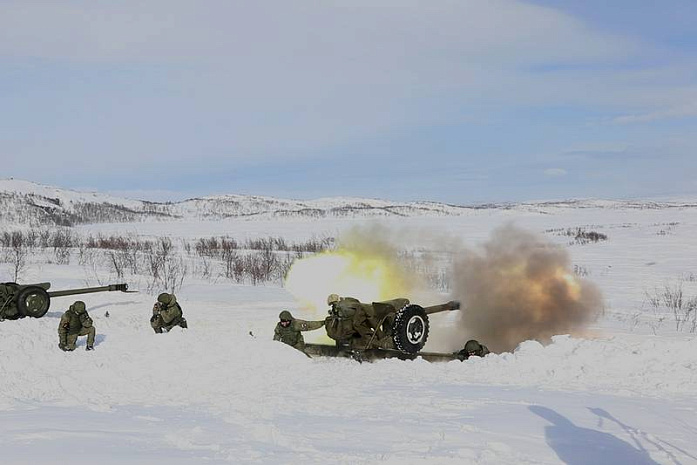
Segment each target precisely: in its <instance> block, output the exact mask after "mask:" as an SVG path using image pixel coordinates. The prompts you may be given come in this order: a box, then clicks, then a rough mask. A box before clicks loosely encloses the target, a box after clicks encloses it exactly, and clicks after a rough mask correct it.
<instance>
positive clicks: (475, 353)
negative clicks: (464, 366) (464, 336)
mask: <svg viewBox="0 0 697 465" xmlns="http://www.w3.org/2000/svg"><path fill="white" fill-rule="evenodd" d="M488 353H489V349H487V347H486V346H485V345H484V344H480V343H479V341H475V340H474V339H470V340H469V341H467V342H466V343H465V347H464V349H462V350H461V351H459V352H455V355H457V356H458V358H459V359H460V360H467V359H468V358H470V357H484V356H485V355H486V354H488Z"/></svg>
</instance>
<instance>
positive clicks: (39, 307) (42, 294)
mask: <svg viewBox="0 0 697 465" xmlns="http://www.w3.org/2000/svg"><path fill="white" fill-rule="evenodd" d="M50 306H51V298H50V297H49V295H48V292H46V290H45V289H44V288H42V287H39V286H29V287H25V288H24V289H22V290H21V291H20V292H19V294H18V295H17V309H18V310H19V313H20V314H22V315H24V316H29V317H32V318H41V317H42V316H44V315H45V314H46V312H48V308H49V307H50Z"/></svg>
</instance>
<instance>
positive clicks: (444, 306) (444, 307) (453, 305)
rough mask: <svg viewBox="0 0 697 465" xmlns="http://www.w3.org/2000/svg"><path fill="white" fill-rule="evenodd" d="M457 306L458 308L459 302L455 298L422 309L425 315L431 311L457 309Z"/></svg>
mask: <svg viewBox="0 0 697 465" xmlns="http://www.w3.org/2000/svg"><path fill="white" fill-rule="evenodd" d="M459 308H460V302H458V301H457V300H451V301H450V302H446V303H444V304H440V305H433V306H431V307H424V311H425V312H426V315H430V314H432V313H438V312H448V311H450V310H458V309H459Z"/></svg>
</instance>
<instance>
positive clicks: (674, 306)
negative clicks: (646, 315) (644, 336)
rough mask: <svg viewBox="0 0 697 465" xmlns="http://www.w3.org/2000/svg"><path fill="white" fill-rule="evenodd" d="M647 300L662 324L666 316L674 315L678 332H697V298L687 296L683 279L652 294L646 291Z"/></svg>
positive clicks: (655, 290) (657, 289)
mask: <svg viewBox="0 0 697 465" xmlns="http://www.w3.org/2000/svg"><path fill="white" fill-rule="evenodd" d="M645 299H646V302H647V303H648V304H649V306H650V307H651V308H652V309H653V312H654V314H655V315H656V316H657V318H658V320H659V321H660V322H663V320H664V319H665V317H666V315H672V318H673V322H674V324H675V330H676V331H689V332H691V333H694V332H695V331H696V330H697V296H695V297H688V296H686V295H685V293H684V291H683V281H682V279H681V280H678V281H677V282H676V283H674V284H666V285H664V286H663V287H662V288H656V289H654V290H653V291H651V292H649V291H646V292H645ZM656 329H657V328H654V332H656Z"/></svg>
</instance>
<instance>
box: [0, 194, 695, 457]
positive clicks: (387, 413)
mask: <svg viewBox="0 0 697 465" xmlns="http://www.w3.org/2000/svg"><path fill="white" fill-rule="evenodd" d="M375 221H376V220H372V221H370V222H368V221H367V220H358V219H341V220H339V219H336V220H331V219H326V220H304V219H284V220H276V221H271V220H268V221H244V220H227V221H217V222H202V221H199V222H180V223H177V222H152V223H139V224H107V225H90V226H82V227H80V228H79V231H80V232H81V233H84V234H86V233H97V232H102V233H135V234H138V235H141V236H150V237H155V236H159V235H168V236H170V237H173V238H185V239H195V238H198V237H208V236H214V235H224V234H227V235H231V236H233V237H237V238H253V237H265V236H280V237H284V238H286V239H288V240H291V241H296V240H303V239H307V238H311V237H321V236H325V235H330V236H339V235H341V234H342V232H343V231H346V230H348V229H350V228H352V227H354V226H356V225H358V226H365V225H366V223H369V225H372V224H374V223H375ZM510 222H513V223H514V224H515V225H516V226H518V227H520V228H523V229H525V230H529V231H532V232H533V233H536V234H538V235H540V236H543V237H545V238H546V239H548V240H551V241H553V242H555V243H558V244H559V245H562V246H563V247H565V248H566V249H567V251H568V253H569V254H570V257H571V260H572V263H573V265H574V266H576V267H577V269H578V270H582V271H583V274H584V277H585V278H586V279H588V280H589V281H592V282H593V283H595V284H596V285H597V286H598V287H599V288H600V289H601V291H602V293H603V296H604V310H603V312H602V314H601V316H600V318H599V319H598V320H597V321H595V322H593V323H592V324H591V325H589V326H588V327H587V328H586V329H585V331H583V332H582V333H579V334H574V335H564V334H560V335H558V336H556V337H555V338H554V340H553V342H552V343H551V344H548V345H542V344H540V343H538V342H536V341H525V342H522V343H521V344H520V345H519V346H518V348H517V349H516V350H514V351H512V352H505V353H500V354H491V355H488V356H487V357H485V358H483V359H470V360H468V361H465V362H459V361H452V362H447V363H428V362H426V361H423V360H418V359H417V360H414V361H398V360H384V361H379V362H375V363H363V364H360V363H358V362H355V361H352V360H345V359H310V358H307V357H306V356H304V355H303V354H302V353H300V352H297V351H295V350H293V349H291V348H290V347H288V346H284V345H282V344H280V343H275V342H273V341H272V340H271V339H272V335H273V328H274V325H275V323H276V321H277V316H278V312H279V311H280V310H281V309H284V308H289V309H291V310H292V311H293V312H294V314H295V316H297V317H300V318H308V319H312V318H316V317H318V315H315V314H303V313H302V311H301V310H299V305H298V303H297V302H296V300H295V299H294V297H293V295H291V294H290V293H289V292H288V291H287V290H285V289H283V288H281V287H279V286H274V285H266V286H251V285H240V284H233V283H230V282H228V281H225V280H219V281H218V282H216V283H212V282H208V281H203V280H198V279H195V278H194V277H191V278H190V279H188V280H187V281H186V282H185V284H184V286H183V287H182V289H181V290H179V291H178V292H177V297H178V300H179V301H180V302H181V304H182V307H183V309H184V314H185V316H186V318H187V320H188V322H189V329H188V330H181V329H179V328H175V329H174V330H173V331H172V332H171V333H169V334H162V335H156V334H154V333H153V332H152V330H151V328H150V326H149V323H148V318H149V316H150V312H151V308H152V303H153V301H154V299H155V297H156V295H157V292H155V293H152V294H148V293H147V292H145V291H142V290H141V291H142V292H139V293H129V294H123V293H119V292H112V293H99V294H90V295H85V296H83V297H82V300H84V301H85V302H86V303H87V306H88V310H89V312H90V314H91V316H92V317H93V318H94V320H95V326H96V328H97V343H96V350H95V351H94V352H86V351H85V350H84V338H80V346H79V347H78V350H76V351H75V352H72V353H64V352H61V351H60V350H58V348H57V343H58V338H57V331H56V330H57V324H58V319H59V318H60V315H61V313H62V311H64V310H65V308H67V306H68V305H69V304H70V303H71V302H72V301H73V300H74V299H73V298H71V297H62V298H56V299H54V300H53V302H52V307H51V309H50V310H49V313H48V314H47V315H46V316H45V317H44V318H41V319H23V320H18V321H5V322H2V323H0V334H1V335H2V337H0V351H1V353H2V358H1V359H0V360H1V361H0V420H1V421H0V451H1V453H0V464H2V465H17V464H40V465H44V464H47V465H48V464H50V465H52V464H68V463H76V462H80V461H89V462H91V463H98V464H100V465H111V464H125V463H129V464H130V463H133V464H163V465H164V464H167V465H174V464H227V463H233V464H234V463H250V464H251V463H254V464H356V465H357V464H373V463H376V464H394V465H396V464H400V465H402V464H453V465H454V464H458V465H461V464H501V465H509V464H568V465H581V464H584V465H585V464H587V465H590V464H626V465H634V464H697V441H696V440H695V438H697V337H696V336H695V334H694V333H692V332H690V331H685V330H683V331H675V328H674V326H675V325H674V324H673V323H672V321H671V318H672V316H671V315H670V314H663V315H661V314H656V313H655V312H652V309H651V308H650V306H649V305H648V304H647V298H646V295H647V293H649V294H651V293H652V292H655V291H656V289H661V288H664V287H665V286H676V285H677V283H682V284H681V285H682V286H683V287H682V288H683V290H684V293H685V299H687V298H689V297H694V296H697V277H696V275H697V261H696V260H695V257H697V208H662V209H635V208H631V209H630V208H624V209H622V208H620V209H617V208H583V209H580V208H578V209H577V208H571V207H569V208H553V209H550V208H547V209H544V208H540V209H539V210H535V209H532V208H530V209H511V210H502V209H497V210H487V209H482V210H477V211H473V212H472V213H471V214H470V215H467V216H460V217H436V218H400V219H391V220H382V221H381V222H380V224H381V225H382V227H385V228H387V230H388V231H392V232H393V234H394V237H395V239H396V240H398V241H400V242H401V243H403V244H405V245H408V246H410V247H419V246H422V245H423V244H428V245H430V246H431V247H433V246H434V244H439V243H440V244H443V243H445V242H447V240H450V239H451V238H456V239H457V240H458V241H460V242H462V243H464V244H465V245H466V246H468V247H472V248H477V247H478V245H479V244H481V243H483V242H485V241H486V240H487V239H488V238H489V237H490V235H491V234H492V231H494V230H495V229H496V228H498V227H499V226H502V225H505V224H508V223H510ZM576 227H583V228H586V229H588V230H593V231H598V232H601V233H603V234H606V235H607V236H608V240H607V241H602V242H598V243H590V244H586V245H578V244H574V245H570V244H569V240H570V238H569V237H568V236H563V235H559V234H557V233H555V232H554V231H555V230H560V229H567V228H576ZM445 238H447V239H445ZM87 279H88V277H87V276H86V274H85V270H84V269H83V268H82V267H80V266H79V265H77V264H72V265H68V266H65V265H54V264H34V265H33V266H31V267H30V268H29V269H28V270H27V272H26V274H25V277H24V279H23V281H24V282H40V281H51V282H52V288H53V289H64V288H68V287H81V286H83V285H84V284H85V283H86V280H87ZM8 280H10V274H9V270H7V269H3V268H0V281H8ZM91 284H93V285H94V284H95V283H91ZM132 287H133V286H132ZM331 291H332V290H331V289H327V290H326V291H324V290H322V293H323V294H328V293H329V292H331ZM442 297H443V298H444V299H447V298H448V297H449V296H448V295H447V294H444V295H443V296H442ZM106 311H108V312H109V314H110V316H109V317H106V316H105V312H106ZM451 319H452V316H451V315H435V316H434V317H433V319H432V322H433V328H432V332H431V335H430V337H429V343H428V344H427V346H426V350H454V349H456V348H457V347H444V346H442V344H440V345H439V338H438V329H439V328H447V326H448V324H450V322H451ZM321 332H322V331H321V330H320V331H317V332H315V333H314V334H313V333H306V339H307V340H318V341H321V340H322V337H321ZM461 342H462V343H464V341H461ZM483 342H484V343H486V341H483Z"/></svg>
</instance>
